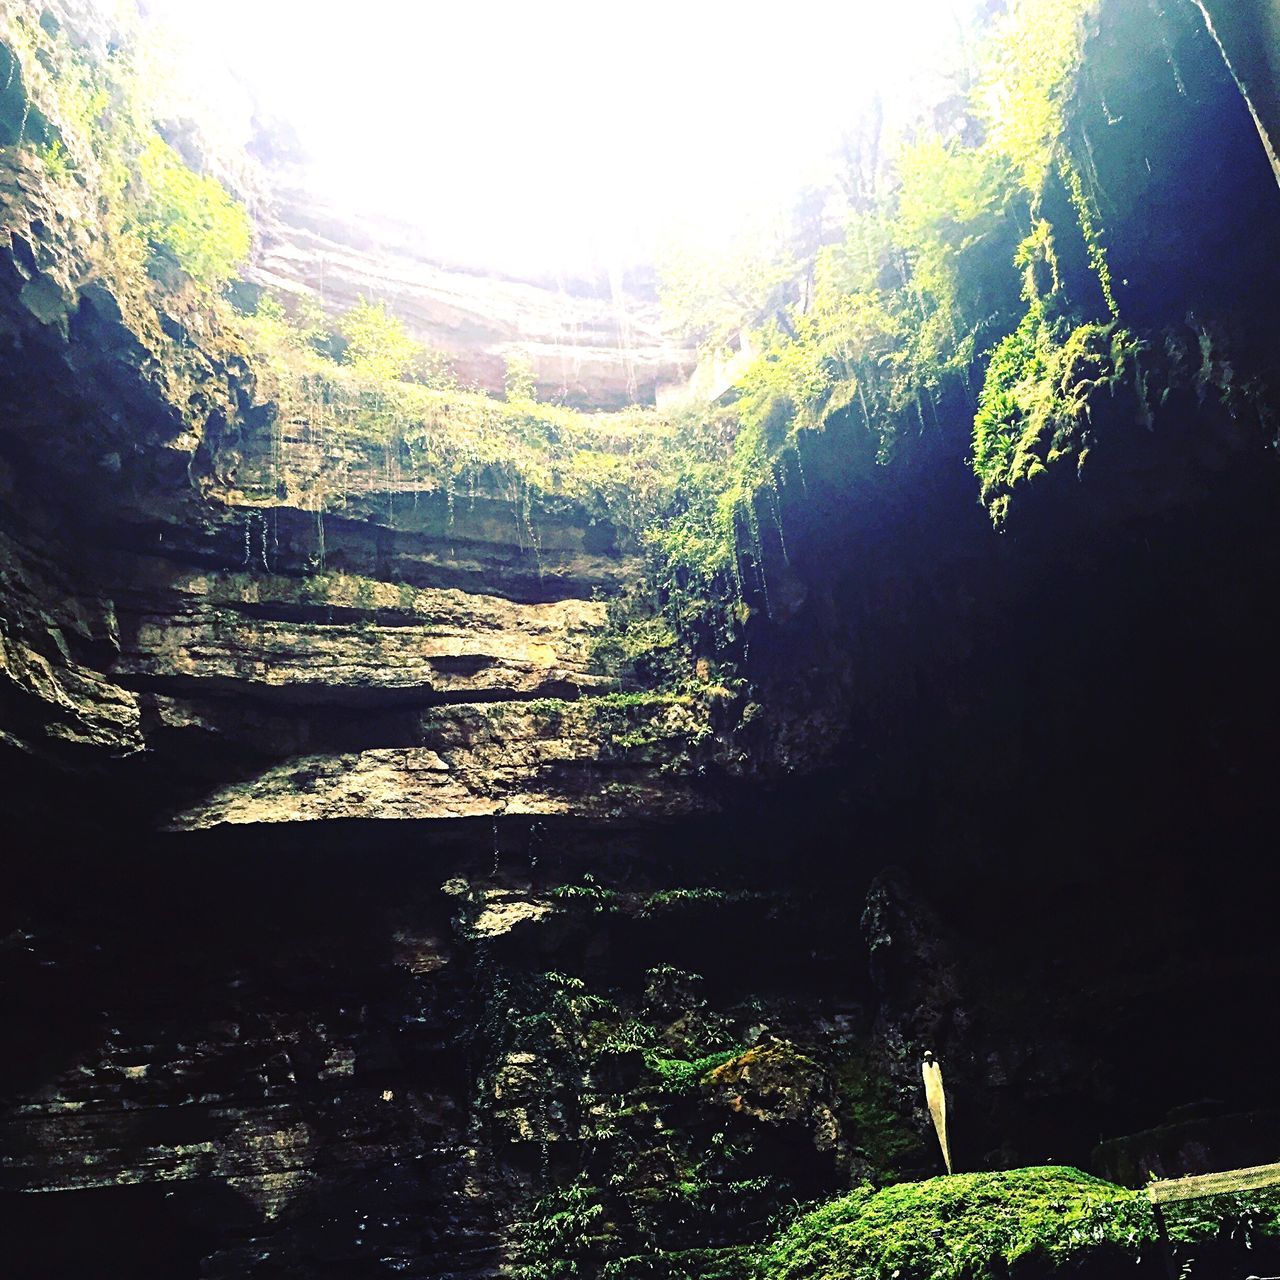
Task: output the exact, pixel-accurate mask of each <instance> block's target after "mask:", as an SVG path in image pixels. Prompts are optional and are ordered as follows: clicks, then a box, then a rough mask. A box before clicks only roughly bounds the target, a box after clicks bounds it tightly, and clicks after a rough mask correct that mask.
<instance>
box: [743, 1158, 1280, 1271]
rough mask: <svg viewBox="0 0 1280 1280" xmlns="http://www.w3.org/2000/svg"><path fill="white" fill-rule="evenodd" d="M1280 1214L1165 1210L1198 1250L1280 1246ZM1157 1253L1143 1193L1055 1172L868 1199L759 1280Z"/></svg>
mask: <svg viewBox="0 0 1280 1280" xmlns="http://www.w3.org/2000/svg"><path fill="white" fill-rule="evenodd" d="M1278 1211H1280V1197H1277V1196H1275V1195H1272V1194H1269V1193H1258V1194H1253V1195H1236V1196H1224V1197H1217V1198H1215V1199H1214V1200H1209V1201H1200V1202H1186V1203H1183V1204H1180V1205H1174V1206H1170V1207H1169V1209H1168V1210H1167V1217H1168V1220H1169V1233H1170V1236H1171V1238H1172V1240H1173V1242H1174V1244H1175V1246H1184V1247H1185V1246H1190V1247H1192V1249H1193V1250H1196V1249H1202V1248H1204V1247H1206V1246H1210V1247H1212V1246H1215V1245H1219V1244H1221V1243H1223V1242H1224V1241H1225V1242H1226V1243H1229V1244H1237V1245H1239V1246H1240V1247H1242V1248H1244V1249H1250V1248H1252V1247H1253V1246H1254V1245H1255V1244H1257V1243H1259V1242H1262V1241H1267V1240H1275V1239H1276V1238H1277V1236H1278V1235H1280V1220H1278V1217H1277V1213H1278ZM1157 1249H1158V1235H1157V1230H1156V1222H1155V1215H1154V1211H1153V1209H1152V1206H1151V1204H1150V1202H1149V1200H1148V1199H1147V1196H1146V1195H1145V1193H1144V1192H1142V1191H1133V1190H1129V1189H1127V1188H1125V1187H1118V1186H1115V1185H1114V1184H1113V1183H1109V1182H1103V1181H1101V1180H1100V1179H1097V1178H1092V1177H1090V1176H1089V1175H1087V1174H1084V1173H1081V1172H1079V1171H1078V1170H1076V1169H1070V1168H1063V1167H1056V1166H1053V1167H1044V1168H1030V1169H1016V1170H1011V1171H1009V1172H1007V1173H971V1174H957V1175H955V1176H954V1177H947V1178H932V1179H930V1180H928V1181H926V1182H914V1183H899V1184H898V1185H896V1186H889V1187H884V1188H882V1189H881V1190H878V1191H877V1190H873V1189H872V1188H870V1187H861V1188H859V1189H857V1190H856V1191H853V1192H851V1193H850V1194H849V1195H847V1196H844V1197H842V1198H841V1199H839V1200H834V1201H832V1202H831V1203H830V1204H827V1205H824V1206H823V1207H822V1208H820V1209H817V1210H815V1211H814V1212H812V1213H809V1214H806V1215H805V1216H804V1217H801V1218H799V1219H798V1220H797V1221H796V1222H795V1223H793V1224H792V1226H791V1227H790V1228H788V1229H787V1230H786V1231H784V1232H783V1233H782V1234H781V1235H779V1236H778V1237H777V1238H776V1239H775V1240H774V1241H773V1242H772V1243H771V1244H770V1245H768V1246H767V1247H766V1248H764V1249H763V1250H761V1251H760V1254H759V1256H758V1259H757V1265H758V1267H759V1272H758V1274H759V1275H760V1276H761V1277H762V1280H763V1277H766V1276H767V1277H769V1280H886V1278H887V1277H894V1278H895V1280H988V1278H992V1280H994V1278H995V1277H1004V1276H1009V1275H1041V1276H1052V1275H1058V1274H1062V1275H1065V1274H1069V1273H1070V1274H1075V1273H1078V1272H1079V1271H1080V1270H1081V1269H1082V1268H1091V1267H1093V1268H1101V1269H1098V1270H1095V1271H1094V1273H1095V1274H1118V1273H1120V1272H1121V1271H1126V1272H1127V1271H1128V1269H1129V1268H1130V1267H1135V1266H1139V1265H1140V1264H1141V1262H1142V1261H1143V1259H1144V1258H1147V1259H1151V1260H1152V1261H1154V1258H1155V1255H1156V1251H1157ZM1181 1262H1183V1263H1187V1265H1188V1269H1187V1270H1186V1272H1185V1273H1186V1274H1188V1275H1196V1274H1200V1273H1199V1272H1197V1271H1196V1270H1195V1265H1194V1262H1189V1260H1188V1258H1187V1257H1185V1256H1184V1257H1182V1258H1181ZM1155 1265H1159V1264H1158V1263H1156V1264H1155ZM1152 1274H1155V1272H1154V1270H1153V1271H1152ZM1203 1274H1205V1275H1209V1274H1211V1272H1210V1271H1209V1270H1206V1271H1204V1272H1203Z"/></svg>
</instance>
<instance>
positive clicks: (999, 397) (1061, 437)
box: [973, 305, 1138, 523]
mask: <svg viewBox="0 0 1280 1280" xmlns="http://www.w3.org/2000/svg"><path fill="white" fill-rule="evenodd" d="M1137 350H1138V340H1137V339H1136V338H1135V337H1134V335H1133V334H1132V333H1130V332H1129V331H1128V330H1127V329H1122V328H1118V327H1116V326H1115V325H1111V324H1097V323H1086V324H1079V325H1076V326H1075V327H1074V328H1072V327H1071V326H1070V324H1069V322H1068V321H1066V320H1057V321H1054V320H1050V319H1049V318H1048V317H1047V315H1046V313H1045V310H1044V308H1043V307H1041V306H1039V305H1033V306H1032V308H1031V309H1030V310H1029V311H1028V312H1027V314H1026V316H1025V317H1024V318H1023V321H1022V323H1021V324H1019V326H1018V328H1017V329H1016V330H1015V331H1014V332H1013V333H1011V334H1010V335H1009V337H1007V338H1005V339H1004V341H1002V342H1001V343H999V344H998V345H997V347H996V349H995V351H994V352H993V353H992V356H991V363H990V364H989V365H988V366H987V372H986V377H985V380H984V382H983V387H982V393H981V395H980V397H979V400H978V412H977V414H976V415H975V417H974V424H973V469H974V472H975V473H976V474H977V476H978V478H979V480H980V481H981V482H982V496H983V500H984V501H985V502H986V503H987V504H988V507H989V508H990V509H991V510H992V512H993V514H995V513H996V512H997V511H999V510H1002V509H1003V508H1002V507H1000V505H999V504H1000V503H1001V502H1002V501H1004V500H1005V499H1007V497H1008V495H1009V491H1010V490H1012V489H1013V488H1015V487H1016V486H1018V485H1020V484H1023V483H1027V482H1030V481H1033V480H1034V479H1035V478H1036V477H1037V476H1039V475H1042V474H1044V472H1045V471H1046V469H1047V465H1048V464H1051V463H1054V462H1057V461H1060V460H1061V459H1062V458H1064V457H1066V456H1068V455H1069V454H1072V453H1074V454H1076V455H1077V457H1083V454H1084V453H1085V451H1086V450H1087V449H1088V447H1089V437H1090V427H1091V404H1090V402H1091V399H1092V398H1093V397H1094V396H1095V395H1097V394H1098V393H1099V392H1100V391H1101V392H1105V393H1106V394H1107V395H1109V396H1114V395H1115V394H1116V390H1117V388H1118V387H1119V386H1120V384H1121V383H1122V382H1123V381H1124V380H1125V378H1126V376H1127V375H1128V374H1129V373H1130V372H1132V368H1133V357H1134V355H1135V354H1136V353H1137ZM1006 505H1007V504H1006ZM998 522H999V521H998V520H997V523H998Z"/></svg>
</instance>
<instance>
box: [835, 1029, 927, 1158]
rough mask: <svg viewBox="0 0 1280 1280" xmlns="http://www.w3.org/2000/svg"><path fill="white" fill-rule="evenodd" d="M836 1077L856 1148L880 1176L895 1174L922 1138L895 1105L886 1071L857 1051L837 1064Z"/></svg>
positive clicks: (843, 1110)
mask: <svg viewBox="0 0 1280 1280" xmlns="http://www.w3.org/2000/svg"><path fill="white" fill-rule="evenodd" d="M834 1076H835V1086H836V1098H837V1100H838V1102H839V1106H840V1113H841V1118H842V1120H843V1121H844V1122H845V1128H846V1131H847V1132H848V1134H849V1136H850V1138H851V1140H852V1142H853V1144H854V1147H855V1149H856V1150H857V1151H858V1152H859V1153H861V1154H862V1155H863V1156H864V1157H865V1158H866V1159H867V1160H869V1161H870V1162H871V1164H872V1165H873V1166H874V1167H875V1169H876V1170H877V1172H878V1173H879V1174H880V1175H881V1176H883V1177H894V1176H896V1174H897V1171H898V1169H899V1167H900V1166H901V1164H902V1162H903V1160H904V1158H906V1157H907V1156H909V1155H911V1154H913V1153H914V1152H916V1151H918V1150H919V1147H920V1139H919V1137H918V1135H917V1134H916V1131H915V1130H914V1129H913V1128H912V1126H911V1125H910V1123H909V1122H908V1120H907V1118H906V1117H904V1116H903V1115H902V1114H901V1113H900V1112H899V1111H898V1109H897V1108H896V1106H895V1105H894V1102H895V1099H894V1094H893V1090H892V1088H891V1087H890V1085H889V1083H888V1081H887V1080H886V1078H885V1075H884V1072H883V1071H876V1070H873V1069H872V1066H871V1064H870V1062H869V1060H868V1059H867V1058H866V1056H865V1055H863V1054H856V1055H854V1056H852V1057H849V1058H846V1059H845V1060H844V1061H842V1062H839V1063H837V1065H836V1067H835V1071H834Z"/></svg>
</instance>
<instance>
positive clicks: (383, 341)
mask: <svg viewBox="0 0 1280 1280" xmlns="http://www.w3.org/2000/svg"><path fill="white" fill-rule="evenodd" d="M338 329H339V332H340V333H341V334H342V336H343V338H344V339H346V344H347V349H346V351H345V353H344V355H343V360H344V362H345V363H346V364H348V365H350V367H351V369H352V371H353V372H354V373H355V374H356V376H357V377H360V378H366V379H369V380H371V381H386V382H397V381H400V380H401V379H403V378H405V377H406V376H407V375H408V373H409V371H410V369H412V367H413V362H414V358H415V357H416V356H417V354H418V344H417V343H416V342H415V341H414V340H413V338H412V337H410V336H409V331H408V330H407V329H406V328H405V327H404V322H403V321H401V320H400V319H399V318H398V317H396V316H394V315H392V314H391V312H390V311H388V310H387V304H386V303H385V302H382V301H378V302H371V301H370V300H369V299H367V298H361V299H360V301H359V302H357V303H356V305H355V306H354V307H352V308H351V310H350V311H348V312H347V313H346V315H344V316H343V317H342V320H341V322H340V323H339V325H338Z"/></svg>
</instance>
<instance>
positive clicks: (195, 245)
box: [131, 136, 253, 288]
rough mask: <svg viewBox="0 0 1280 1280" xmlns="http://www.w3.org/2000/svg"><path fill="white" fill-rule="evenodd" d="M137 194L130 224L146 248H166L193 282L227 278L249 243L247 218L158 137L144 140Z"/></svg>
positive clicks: (250, 233)
mask: <svg viewBox="0 0 1280 1280" xmlns="http://www.w3.org/2000/svg"><path fill="white" fill-rule="evenodd" d="M138 179H139V182H140V184H141V191H140V194H139V195H138V197H137V199H136V205H135V208H134V210H133V213H132V218H131V221H132V225H133V227H134V229H135V230H136V232H137V234H138V235H139V236H140V237H141V238H142V239H143V240H145V241H147V242H148V243H149V244H151V245H152V246H155V247H159V248H162V249H167V250H168V251H169V252H170V253H172V254H173V256H174V258H175V260H176V261H177V263H178V265H179V266H180V267H181V268H182V270H183V271H185V272H186V273H187V275H189V276H190V277H191V278H192V279H193V280H195V281H196V282H197V283H198V284H200V285H202V286H204V287H206V288H213V287H215V286H217V285H220V284H222V283H224V282H225V281H227V280H229V279H230V278H231V277H232V276H233V275H234V274H235V272H236V270H237V269H238V268H239V266H240V265H241V263H243V262H244V260H245V258H247V257H248V256H249V249H250V246H251V245H252V242H253V231H252V227H251V224H250V222H249V215H248V214H247V213H246V212H245V210H244V206H243V205H241V204H239V203H238V202H237V201H235V200H233V199H232V198H231V196H229V195H228V194H227V192H226V191H225V190H224V189H223V187H222V185H221V184H220V183H219V182H218V181H217V180H216V179H215V178H211V177H208V176H207V175H203V174H197V173H193V172H192V171H191V170H190V169H189V168H187V166H186V165H185V164H184V163H183V161H182V157H181V156H179V155H178V153H177V152H176V151H175V150H174V149H173V148H172V147H171V146H170V145H169V144H168V143H167V142H165V141H164V139H163V138H160V137H157V136H152V137H151V138H148V139H147V141H146V144H145V145H144V146H143V148H142V152H141V154H140V155H139V157H138Z"/></svg>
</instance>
